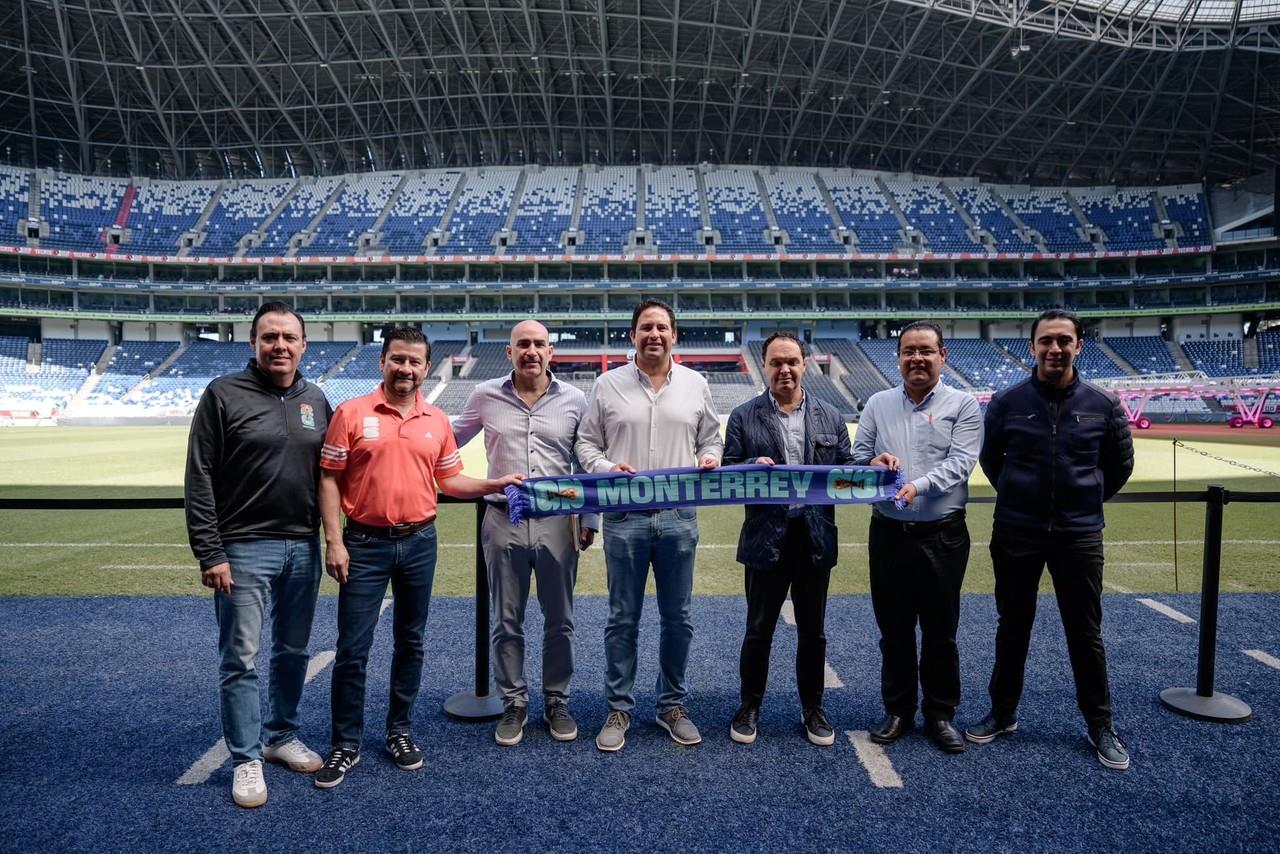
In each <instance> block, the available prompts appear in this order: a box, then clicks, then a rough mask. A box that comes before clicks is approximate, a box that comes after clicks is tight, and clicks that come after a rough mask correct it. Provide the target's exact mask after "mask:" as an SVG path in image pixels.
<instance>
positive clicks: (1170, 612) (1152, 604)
mask: <svg viewBox="0 0 1280 854" xmlns="http://www.w3.org/2000/svg"><path fill="white" fill-rule="evenodd" d="M1138 601H1139V602H1141V603H1142V604H1143V605H1146V606H1147V607H1148V608H1150V609H1151V610H1152V611H1155V612H1156V613H1157V614H1164V615H1165V616H1166V617H1168V618H1169V619H1171V620H1176V621H1178V622H1179V623H1184V624H1187V625H1193V624H1194V623H1195V620H1194V619H1192V618H1191V617H1188V616H1187V615H1186V614H1184V613H1182V612H1181V611H1179V610H1178V609H1177V608H1170V607H1169V606H1168V605H1166V604H1164V603H1163V602H1157V601H1156V600H1155V599H1139V600H1138Z"/></svg>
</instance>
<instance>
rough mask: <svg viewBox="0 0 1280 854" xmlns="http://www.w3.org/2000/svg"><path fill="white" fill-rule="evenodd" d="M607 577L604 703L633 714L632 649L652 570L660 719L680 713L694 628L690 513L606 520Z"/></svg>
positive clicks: (693, 519) (693, 521) (694, 535)
mask: <svg viewBox="0 0 1280 854" xmlns="http://www.w3.org/2000/svg"><path fill="white" fill-rule="evenodd" d="M604 521H605V525H604V559H605V574H606V576H607V578H608V581H609V621H608V623H607V624H606V625H605V630H604V655H605V683H604V690H605V700H606V701H607V702H608V704H609V709H610V710H611V711H620V712H627V713H628V714H629V713H630V712H631V711H632V709H634V708H635V705H636V701H635V697H634V696H633V694H632V688H633V687H634V685H635V681H636V642H637V638H638V636H639V630H640V613H641V610H642V609H643V608H644V587H645V582H646V581H647V580H648V577H649V567H650V565H652V566H653V580H654V584H655V586H656V587H657V591H658V615H659V619H660V625H661V632H660V635H659V640H658V681H657V686H656V688H655V690H656V692H657V695H658V711H659V712H663V711H666V710H667V709H670V708H671V707H672V706H683V705H685V701H686V700H687V698H688V696H689V690H688V686H687V685H686V684H685V678H684V671H685V666H686V665H687V664H688V662H689V643H690V642H691V641H692V640H693V623H692V621H691V620H690V619H689V605H690V601H691V599H692V598H693V563H694V554H695V552H696V551H697V547H698V514H697V512H696V511H694V510H691V509H684V508H680V509H675V510H658V511H653V512H639V513H606V514H605V516H604Z"/></svg>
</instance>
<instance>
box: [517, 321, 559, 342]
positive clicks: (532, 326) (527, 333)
mask: <svg viewBox="0 0 1280 854" xmlns="http://www.w3.org/2000/svg"><path fill="white" fill-rule="evenodd" d="M521 338H541V339H542V340H543V341H550V340H551V334H550V333H549V332H547V327H545V326H543V325H542V324H541V323H539V322H538V321H536V320H526V321H524V322H522V323H517V324H516V326H515V328H514V329H512V330H511V344H512V346H514V345H515V343H516V342H517V341H519V340H520V339H521Z"/></svg>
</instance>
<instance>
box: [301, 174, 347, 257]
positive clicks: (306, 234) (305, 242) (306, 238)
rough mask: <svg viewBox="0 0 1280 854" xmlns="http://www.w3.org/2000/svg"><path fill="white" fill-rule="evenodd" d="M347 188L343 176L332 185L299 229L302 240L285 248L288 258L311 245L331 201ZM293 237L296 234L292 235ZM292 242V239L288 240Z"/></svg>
mask: <svg viewBox="0 0 1280 854" xmlns="http://www.w3.org/2000/svg"><path fill="white" fill-rule="evenodd" d="M346 188H347V179H346V178H345V177H344V178H342V179H341V180H339V181H338V183H337V184H335V185H334V187H333V192H332V193H330V194H329V196H328V198H326V199H325V200H324V204H322V205H320V209H319V210H318V211H316V215H315V216H313V217H312V218H311V221H310V222H308V223H307V227H306V228H304V229H303V230H302V231H301V234H302V241H301V242H300V243H299V244H298V245H297V246H296V247H295V248H293V249H287V250H285V253H284V254H285V256H286V257H289V258H294V257H297V255H298V253H299V252H301V251H302V250H303V249H305V248H306V247H308V246H310V245H311V242H312V241H313V240H315V239H316V233H317V232H318V231H319V229H320V221H321V220H322V219H324V218H325V215H326V214H327V213H329V209H330V208H332V207H333V203H334V202H336V201H337V200H338V196H341V195H342V191H343V190H345V189H346ZM294 236H295V237H296V236H297V235H294ZM290 242H292V239H291V240H290ZM351 254H353V255H354V254H355V247H352V250H351Z"/></svg>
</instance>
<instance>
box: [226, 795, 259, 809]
mask: <svg viewBox="0 0 1280 854" xmlns="http://www.w3.org/2000/svg"><path fill="white" fill-rule="evenodd" d="M231 800H233V801H235V804H236V806H238V807H244V808H245V809H247V810H251V809H254V808H256V807H260V806H262V805H263V804H265V803H266V802H267V793H266V792H265V791H264V792H263V793H262V794H261V795H252V796H249V797H243V798H242V797H240V796H239V795H237V794H236V793H235V792H232V793H231Z"/></svg>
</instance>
